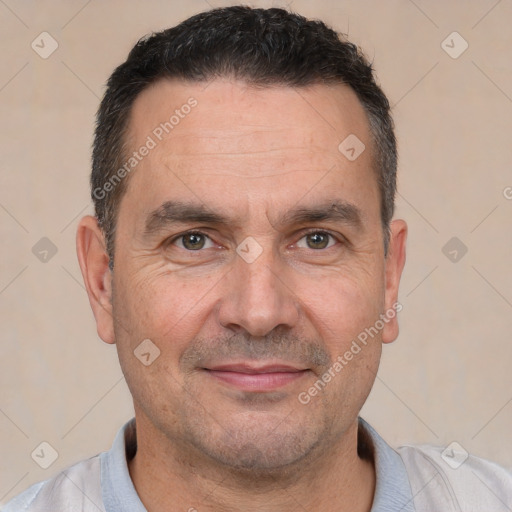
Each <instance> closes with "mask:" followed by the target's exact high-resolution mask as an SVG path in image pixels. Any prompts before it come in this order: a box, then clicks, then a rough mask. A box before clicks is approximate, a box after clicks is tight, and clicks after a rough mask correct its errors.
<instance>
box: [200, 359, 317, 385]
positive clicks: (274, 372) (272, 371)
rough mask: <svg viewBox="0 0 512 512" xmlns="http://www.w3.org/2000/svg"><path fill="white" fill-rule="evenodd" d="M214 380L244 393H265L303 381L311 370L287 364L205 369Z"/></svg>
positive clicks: (242, 364)
mask: <svg viewBox="0 0 512 512" xmlns="http://www.w3.org/2000/svg"><path fill="white" fill-rule="evenodd" d="M203 370H205V371H206V372H207V373H208V375H210V376H211V377H212V378H214V379H216V380H218V381H221V382H223V383H224V384H228V385H229V386H233V387H236V388H238V389H240V390H242V391H253V392H265V391H273V390H275V389H278V388H282V387H284V386H286V385H288V384H291V383H292V382H295V381H297V380H299V379H301V378H302V377H303V376H304V375H305V374H306V373H307V372H308V371H309V370H308V369H307V368H297V367H294V366H289V365H286V364H264V365H255V364H246V363H239V364H225V365H215V366H212V367H210V368H203Z"/></svg>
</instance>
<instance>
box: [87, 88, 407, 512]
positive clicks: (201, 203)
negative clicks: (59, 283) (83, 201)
mask: <svg viewBox="0 0 512 512" xmlns="http://www.w3.org/2000/svg"><path fill="white" fill-rule="evenodd" d="M190 97H194V98H195V99H196V100H197V102H198V104H197V106H196V107H195V108H194V109H192V111H191V113H190V114H189V115H187V116H185V117H184V118H183V119H181V120H180V122H179V124H177V125H176V126H175V127H174V129H173V130H172V131H171V132H170V134H169V135H168V136H166V137H165V138H164V139H163V140H162V141H161V142H159V143H158V144H157V146H156V147H155V148H154V149H152V150H151V152H150V153H149V155H147V156H146V157H145V158H144V159H143V160H142V161H141V162H140V164H139V165H138V166H137V169H136V171H134V172H133V173H132V174H131V175H130V176H129V179H128V183H127V190H126V193H125V195H124V196H123V198H122V201H121V204H120V208H119V215H118V221H117V231H116V239H115V260H114V263H115V266H114V270H113V271H110V270H109V268H108V256H107V254H106V252H105V241H104V237H103V234H102V232H101V230H100V229H99V228H98V225H97V222H96V219H95V218H93V217H90V216H88V217H85V218H84V219H82V221H81V223H80V226H79V228H78V234H77V248H78V256H79V261H80V266H81V269H82V273H83V276H84V280H85V284H86V287H87V291H88V294H89V299H90V303H91V307H92V309H93V312H94V315H95V318H96V322H97V328H98V334H99V336H100V337H101V338H102V339H103V340H104V341H105V342H107V343H116V344H117V350H118V353H119V359H120V363H121V366H122V369H123V372H124V374H125V377H126V381H127V383H128V386H129V388H130V391H131V393H132V395H133V401H134V407H135V415H136V422H137V443H138V449H137V454H136V456H135V458H134V459H133V460H132V461H130V463H129V469H130V474H131V477H132V480H133V482H134V485H135V487H136V489H137V492H138V493H139V496H140V497H141V500H142V502H143V503H144V505H145V506H146V508H147V509H148V510H149V511H155V512H156V511H160V510H188V509H189V508H191V507H194V508H196V509H197V510H201V511H202V510H212V511H213V510H215V511H235V510H236V511H239V510H245V511H256V510H265V511H280V512H287V511H292V510H293V511H295V510H326V511H331V510H332V511H349V510H350V511H369V510H370V508H371V504H372V499H373V494H374V489H375V471H374V466H373V463H372V462H371V461H367V460H363V459H361V458H359V457H358V454H357V417H358V413H359V411H360V409H361V407H362V405H363V404H364V402H365V400H366V398H367V396H368V394H369V392H370V390H371V387H372V385H373V382H374V379H375V375H376V372H377V369H378V365H379V360H380V355H381V349H382V343H389V342H391V341H393V340H394V339H395V338H396V337H397V335H398V325H397V320H396V318H394V319H392V320H390V321H389V322H388V323H386V324H385V326H384V328H383V329H382V330H381V331H380V332H379V334H378V335H377V336H375V337H374V338H372V339H370V340H369V342H368V344H367V345H366V346H364V347H363V349H362V350H361V351H360V352H359V353H358V354H357V355H355V356H354V357H353V359H352V360H351V361H350V362H349V363H348V364H347V365H346V366H344V368H343V370H342V371H341V372H339V373H336V376H335V377H334V378H332V380H331V381H330V382H329V383H328V384H327V385H326V386H325V387H324V388H323V389H322V391H320V392H319V393H318V394H317V395H316V396H314V397H313V398H312V399H311V401H310V402H309V403H308V404H306V405H305V404H302V403H300V402H299V400H298V395H299V393H301V392H304V391H307V390H308V389H309V388H310V387H311V386H312V385H313V384H314V383H315V382H316V381H317V380H318V379H319V377H321V376H322V375H323V374H324V373H325V372H326V371H327V370H328V369H329V367H331V365H332V363H333V361H335V360H336V358H337V357H338V356H339V355H343V354H344V353H345V352H346V351H347V350H349V348H350V346H351V343H352V340H354V339H355V338H356V337H357V335H358V334H359V333H360V332H362V331H364V329H365V328H368V327H370V326H373V325H374V324H375V322H376V320H378V318H379V315H380V314H382V313H384V312H385V311H386V310H389V309H390V308H392V306H393V304H395V303H396V301H397V296H398V285H399V280H400V275H401V272H402V269H403V265H404V262H405V239H406V225H405V222H403V221H402V220H394V221H393V222H392V223H391V239H390V245H389V251H388V254H387V255H385V253H384V242H383V230H382V225H381V219H380V199H379V191H378V186H377V181H376V174H375V172H374V170H373V167H372V164H373V154H372V139H371V136H370V131H369V125H368V121H367V117H366V115H365V112H364V110H363V107H362V106H361V105H360V103H359V101H358V99H357V97H356V95H355V93H354V92H353V91H352V90H351V89H349V88H348V87H347V86H344V85H335V86H327V85H315V86H310V87H307V88H300V89H293V88H290V87H272V88H269V87H266V88H255V87H252V86H248V85H246V84H244V83H242V82H236V81H231V80H227V79H225V80H219V79H218V80H215V81H213V82H211V83H210V84H208V85H207V84H198V83H193V84H189V83H188V84H186V83H182V82H179V81H170V80H163V81H160V82H157V83H156V84H153V85H152V86H151V87H150V88H148V89H147V90H145V91H144V92H143V93H142V94H141V95H140V96H139V97H138V98H137V100H136V102H135V104H134V107H133V112H132V117H131V122H130V130H129V136H128V141H129V144H130V146H131V147H133V149H135V148H138V147H140V146H141V145H142V144H143V143H144V141H145V140H146V138H147V136H148V135H150V134H151V133H152V131H153V130H154V129H155V127H156V126H158V125H159V124H160V123H161V122H163V121H165V120H167V119H168V118H169V117H170V115H171V114H172V113H173V112H174V110H175V109H176V108H179V107H180V106H181V105H183V104H184V103H186V102H187V99H188V98H190ZM349 134H356V135H357V137H358V138H359V139H360V140H361V141H363V143H364V144H365V146H366V149H365V151H363V153H362V154H361V155H360V156H359V157H358V158H357V159H356V160H355V161H349V160H348V159H347V158H346V157H345V156H344V155H343V154H342V153H341V152H340V151H339V150H338V145H339V144H340V142H341V141H343V140H344V139H345V138H346V137H347V136H348V135H349ZM166 202H173V204H174V205H176V203H177V202H179V205H181V206H183V205H187V206H191V207H192V208H193V209H195V211H197V210H198V209H200V208H202V209H203V211H204V210H206V209H207V210H208V211H209V212H211V213H214V214H216V215H217V216H221V217H223V219H218V218H206V217H205V218H201V219H189V220H186V221H183V220H182V221H180V222H176V221H171V220H169V219H167V221H166V220H165V219H163V218H162V215H159V216H158V215H156V214H155V211H157V212H158V211H159V212H160V214H162V212H163V210H162V209H161V205H162V204H164V203H166ZM333 203H337V204H341V205H342V206H343V207H344V208H341V209H340V208H338V211H342V213H343V212H345V213H346V212H347V211H349V212H351V213H352V214H353V213H354V211H355V212H357V219H358V220H357V219H356V218H355V217H354V216H353V215H352V216H350V215H349V216H348V217H347V215H338V216H334V215H332V210H331V209H330V208H329V207H330V206H331V205H332V204H333ZM347 205H349V207H347ZM159 208H160V210H159ZM298 209H301V213H302V216H298V215H295V216H294V215H293V213H294V212H295V213H297V210H298ZM319 210H322V211H323V212H328V214H327V215H324V218H323V219H319V218H318V216H317V217H314V216H312V215H311V212H312V211H316V212H317V213H318V211H319ZM169 212H170V209H169V208H168V209H167V213H169ZM305 212H306V213H308V212H309V215H306V214H305ZM171 213H176V208H174V209H173V211H172V212H171ZM164 217H165V216H164ZM203 217H204V216H203ZM150 219H153V221H152V222H150ZM148 224H149V225H150V226H149V227H151V229H150V230H149V231H148V229H147V228H148ZM190 230H192V231H194V232H199V233H201V234H202V235H201V234H200V235H199V236H198V237H196V238H194V237H192V239H190V237H188V238H186V239H184V238H183V236H182V235H183V234H184V233H185V232H190ZM180 236H181V237H180ZM247 237H252V239H254V240H255V241H256V242H257V245H254V242H251V243H252V244H253V245H254V247H256V248H257V249H258V251H261V254H259V256H258V257H257V258H256V259H255V260H254V261H252V262H251V263H248V262H247V261H246V260H245V259H244V258H242V257H241V256H240V254H242V253H240V252H239V253H237V247H239V246H240V247H241V248H242V249H244V250H245V251H246V253H247V254H251V255H253V256H254V255H255V254H256V252H254V251H255V249H254V247H253V245H251V246H249V245H247V242H245V245H244V243H242V242H244V240H246V239H247ZM187 240H188V241H189V242H190V241H192V242H193V244H192V245H190V243H189V244H184V242H186V241H187ZM202 244H204V245H202ZM240 244H241V245H240ZM191 247H192V248H193V249H191ZM201 247H202V248H201ZM258 247H259V248H258ZM239 250H240V248H239ZM145 339H150V340H151V341H152V343H154V345H156V346H157V347H158V349H159V350H160V355H159V357H158V358H157V359H156V360H155V361H154V362H153V363H152V364H150V365H149V366H145V365H143V364H142V363H141V362H140V361H139V359H137V358H136V357H135V356H134V350H135V349H136V348H137V346H138V345H139V344H140V343H141V341H142V340H145ZM226 364H244V365H249V366H251V365H252V369H254V367H255V366H257V367H258V369H259V370H261V367H263V366H265V365H266V366H268V365H274V366H275V365H281V366H282V365H286V366H288V371H287V372H286V373H287V375H285V376H284V377H283V372H277V371H274V370H275V368H273V369H272V371H271V372H270V374H271V375H270V376H268V375H267V377H268V379H270V385H269V384H268V383H269V380H265V379H266V378H267V377H262V375H261V372H260V375H259V377H256V379H255V381H256V383H255V384H254V386H253V387H251V386H252V384H251V383H250V382H249V380H250V379H249V380H248V378H247V375H246V374H245V375H242V376H241V379H239V380H236V379H235V382H234V383H233V382H231V381H229V380H227V381H226V380H225V379H224V378H223V377H226V375H227V374H226V373H225V372H224V373H223V372H220V371H219V370H218V368H219V367H222V365H226ZM290 368H291V369H292V370H290ZM212 369H213V371H212ZM216 369H217V371H216ZM221 369H222V368H221ZM231 370H232V368H231ZM240 373H241V372H239V371H235V372H233V371H231V372H229V374H230V375H231V376H233V375H235V376H236V378H238V377H240ZM242 373H243V372H242ZM257 373H258V372H257ZM228 377H229V375H228ZM288 377H291V378H290V379H289V380H286V379H287V378H288ZM280 378H284V379H285V381H284V383H283V382H282V381H279V382H280V385H274V384H275V382H276V381H275V380H274V381H272V379H280ZM240 382H242V384H240ZM248 382H249V383H248ZM251 382H252V381H251ZM272 382H273V383H274V384H272ZM265 386H267V387H265Z"/></svg>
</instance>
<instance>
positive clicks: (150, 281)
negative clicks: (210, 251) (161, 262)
mask: <svg viewBox="0 0 512 512" xmlns="http://www.w3.org/2000/svg"><path fill="white" fill-rule="evenodd" d="M126 275H127V277H123V278H120V279H118V280H117V281H116V282H115V285H114V310H115V311H114V313H115V315H116V319H118V320H119V322H121V323H122V325H123V326H126V329H124V330H125V331H127V332H128V337H129V338H130V340H129V342H128V343H129V344H130V346H132V348H134V347H133V345H135V346H136V345H137V344H138V343H140V341H141V340H143V339H146V338H149V339H151V340H152V341H154V343H155V344H157V346H158V347H159V348H160V350H161V351H168V350H172V351H179V350H180V347H181V348H183V347H185V346H186V344H187V343H188V342H189V341H190V340H191V339H193V338H194V336H195V335H196V334H197V332H198V331H199V329H200V328H201V325H202V324H204V322H205V318H206V317H207V315H208V312H209V311H210V310H211V308H212V307H213V305H212V299H213V294H211V293H209V291H210V290H211V289H212V288H213V287H214V284H215V280H214V279H213V278H212V277H206V276H205V277H204V278H202V279H201V280H199V282H198V281H197V280H190V279H180V278H179V277H178V276H176V275H175V274H174V273H172V272H169V271H166V270H165V269H163V268H159V269H155V268H152V269H151V268H145V269H143V270H138V271H135V272H133V273H131V274H129V273H127V274H126Z"/></svg>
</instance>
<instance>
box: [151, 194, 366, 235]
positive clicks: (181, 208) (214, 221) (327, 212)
mask: <svg viewBox="0 0 512 512" xmlns="http://www.w3.org/2000/svg"><path fill="white" fill-rule="evenodd" d="M322 221H334V222H342V223H344V224H348V225H351V226H354V227H361V226H362V223H363V222H362V213H361V210H360V209H359V208H358V207H357V206H356V205H354V204H352V203H349V202H346V201H340V200H333V201H328V202H326V203H324V204H320V205H314V206H311V207H307V206H302V207H299V208H294V209H292V210H290V211H287V212H285V213H283V214H282V215H280V216H279V217H278V219H277V224H278V225H281V226H286V225H293V224H305V223H309V222H322ZM173 223H183V224H186V223H201V224H209V225H228V224H230V219H229V218H228V217H226V216H225V215H222V214H220V213H218V212H215V211H213V210H211V209H209V208H208V207H207V206H205V205H203V204H197V203H185V202H182V201H166V202H164V203H162V204H161V205H160V206H159V207H158V208H157V209H156V210H153V211H152V212H151V213H150V214H149V215H148V217H147V219H146V223H145V234H146V235H151V234H153V233H155V232H158V231H159V230H160V229H163V228H165V227H166V226H167V225H169V224H173Z"/></svg>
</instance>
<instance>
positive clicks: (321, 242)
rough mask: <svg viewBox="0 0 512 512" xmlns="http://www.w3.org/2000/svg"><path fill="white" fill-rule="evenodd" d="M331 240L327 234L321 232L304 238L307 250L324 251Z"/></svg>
mask: <svg viewBox="0 0 512 512" xmlns="http://www.w3.org/2000/svg"><path fill="white" fill-rule="evenodd" d="M331 238H332V237H331V235H329V233H323V232H321V231H319V232H316V233H310V234H309V235H306V236H305V239H306V244H307V246H308V248H309V249H325V248H326V247H328V246H329V242H330V239H331Z"/></svg>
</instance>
